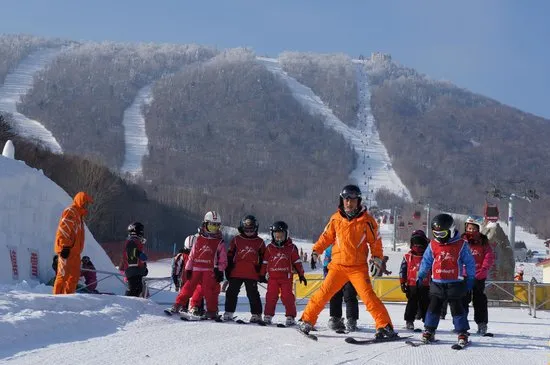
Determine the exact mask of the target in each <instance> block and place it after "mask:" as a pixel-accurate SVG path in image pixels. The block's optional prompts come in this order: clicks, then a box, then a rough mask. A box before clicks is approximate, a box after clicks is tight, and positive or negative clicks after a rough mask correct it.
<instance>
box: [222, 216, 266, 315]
mask: <svg viewBox="0 0 550 365" xmlns="http://www.w3.org/2000/svg"><path fill="white" fill-rule="evenodd" d="M239 233H240V234H239V235H237V236H235V237H234V238H233V239H232V240H231V243H230V244H229V251H228V253H227V269H226V271H225V276H226V278H228V279H229V288H228V289H227V292H226V294H225V313H224V315H223V320H224V321H232V320H233V313H234V312H235V309H236V308H237V298H238V296H239V292H240V290H241V286H242V285H243V283H244V286H245V288H246V296H247V297H248V301H249V302H250V313H251V314H252V316H251V317H250V322H252V323H258V322H260V321H261V320H262V301H261V299H260V293H259V292H258V279H259V272H260V263H261V262H262V258H263V255H264V251H265V243H264V240H263V239H262V238H260V237H258V221H257V220H256V217H254V216H253V215H247V216H245V217H244V218H243V219H242V220H241V222H240V224H239Z"/></svg>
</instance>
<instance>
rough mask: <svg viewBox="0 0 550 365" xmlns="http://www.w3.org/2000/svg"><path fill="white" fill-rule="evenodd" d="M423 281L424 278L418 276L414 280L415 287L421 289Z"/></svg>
mask: <svg viewBox="0 0 550 365" xmlns="http://www.w3.org/2000/svg"><path fill="white" fill-rule="evenodd" d="M423 281H424V278H422V277H420V276H419V277H418V278H417V279H416V287H417V288H418V289H420V288H422V285H423V284H422V282H423Z"/></svg>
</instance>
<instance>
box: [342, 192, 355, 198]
mask: <svg viewBox="0 0 550 365" xmlns="http://www.w3.org/2000/svg"><path fill="white" fill-rule="evenodd" d="M340 196H341V197H342V199H357V198H359V195H358V194H356V193H342V194H340Z"/></svg>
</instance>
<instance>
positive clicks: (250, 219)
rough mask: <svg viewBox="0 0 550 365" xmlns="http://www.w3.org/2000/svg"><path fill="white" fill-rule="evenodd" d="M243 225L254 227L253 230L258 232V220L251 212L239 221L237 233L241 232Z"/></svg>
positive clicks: (242, 231)
mask: <svg viewBox="0 0 550 365" xmlns="http://www.w3.org/2000/svg"><path fill="white" fill-rule="evenodd" d="M245 227H246V228H249V227H254V232H256V233H258V221H257V220H256V217H254V216H253V215H252V214H248V215H246V216H244V218H243V219H241V221H240V222H239V228H238V230H239V233H241V234H243V233H244V229H245Z"/></svg>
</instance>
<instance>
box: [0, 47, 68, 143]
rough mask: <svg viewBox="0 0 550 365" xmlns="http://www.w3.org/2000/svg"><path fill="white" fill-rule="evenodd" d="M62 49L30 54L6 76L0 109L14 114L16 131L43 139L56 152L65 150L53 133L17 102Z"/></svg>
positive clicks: (1, 91)
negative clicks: (28, 115) (21, 108)
mask: <svg viewBox="0 0 550 365" xmlns="http://www.w3.org/2000/svg"><path fill="white" fill-rule="evenodd" d="M60 51H61V49H53V48H49V49H44V50H40V51H36V52H34V53H32V54H30V55H29V56H28V57H26V58H25V59H24V60H23V61H22V62H21V63H20V64H19V65H18V66H17V68H15V69H14V70H13V71H12V72H10V73H9V74H8V75H7V76H6V80H5V81H4V85H2V86H0V110H1V111H5V112H8V113H11V114H13V116H14V119H15V126H14V127H15V129H16V131H17V132H19V133H20V134H21V135H22V136H24V137H28V138H31V139H36V140H39V141H41V142H42V143H44V144H45V146H46V147H48V148H50V149H51V150H52V151H53V152H56V153H62V152H63V151H62V149H61V146H60V145H59V143H58V142H57V140H56V139H55V137H54V136H53V134H52V133H51V132H50V131H49V130H48V129H47V128H46V127H44V125H42V124H41V123H40V122H39V121H36V120H33V119H30V118H27V117H26V116H24V115H23V114H21V113H19V112H18V111H17V103H18V102H19V101H20V98H21V95H25V94H26V93H27V92H28V91H29V89H31V88H32V85H33V77H34V75H35V74H36V73H37V72H39V71H40V70H42V69H43V68H44V67H46V66H47V65H48V64H49V63H50V62H51V61H52V60H53V59H54V58H55V57H56V56H57V55H58V54H59V52H60Z"/></svg>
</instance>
